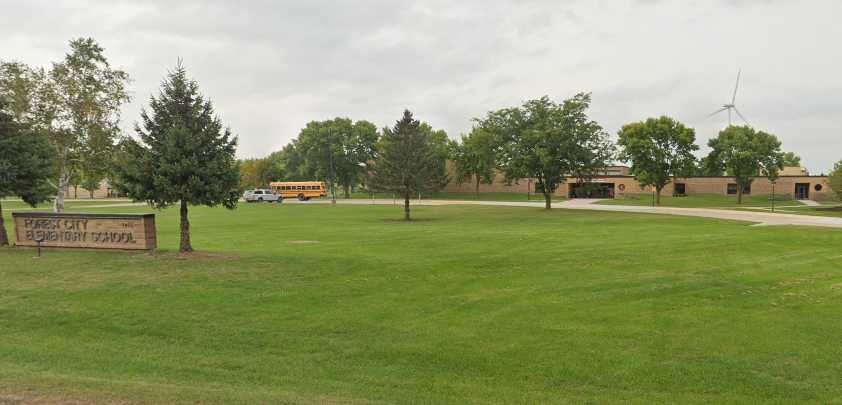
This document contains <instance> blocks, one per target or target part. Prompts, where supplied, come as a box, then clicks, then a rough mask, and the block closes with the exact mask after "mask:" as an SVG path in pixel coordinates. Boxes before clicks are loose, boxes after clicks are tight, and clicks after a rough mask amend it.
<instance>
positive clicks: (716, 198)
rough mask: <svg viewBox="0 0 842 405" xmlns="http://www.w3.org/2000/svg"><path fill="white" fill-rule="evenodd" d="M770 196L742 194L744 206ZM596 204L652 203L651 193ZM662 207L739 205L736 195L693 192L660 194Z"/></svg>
mask: <svg viewBox="0 0 842 405" xmlns="http://www.w3.org/2000/svg"><path fill="white" fill-rule="evenodd" d="M770 198H771V196H768V195H746V196H743V203H742V206H744V207H765V206H770V205H771V200H770ZM597 204H607V205H652V194H631V195H628V196H626V198H621V197H617V198H615V199H613V200H603V201H599V202H598V203H597ZM775 205H801V202H800V201H798V200H794V199H792V198H790V197H788V196H776V197H775ZM661 206H662V207H683V208H731V207H740V206H741V205H739V204H737V197H736V196H729V195H721V194H694V195H689V196H686V197H672V196H666V195H662V196H661Z"/></svg>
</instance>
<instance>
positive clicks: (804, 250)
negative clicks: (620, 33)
mask: <svg viewBox="0 0 842 405" xmlns="http://www.w3.org/2000/svg"><path fill="white" fill-rule="evenodd" d="M146 211H148V210H147V209H145V208H137V207H128V208H127V207H122V208H110V209H97V210H96V212H146ZM413 212H414V216H415V217H416V218H418V220H417V221H414V222H412V223H404V222H402V221H398V220H397V219H398V218H400V216H401V212H400V208H398V207H391V206H343V205H336V206H331V205H275V204H251V205H245V204H243V205H241V207H240V208H238V209H237V210H236V211H226V210H224V209H209V208H193V209H192V211H191V213H192V214H191V221H192V225H193V231H194V234H193V243H194V247H196V248H197V249H199V250H200V251H201V252H200V253H199V254H196V255H194V256H191V257H180V256H178V255H176V254H174V253H173V251H172V249H174V248H175V247H176V246H177V221H176V219H177V216H176V210H167V211H163V212H160V213H159V215H158V218H157V221H158V235H159V244H160V246H161V248H162V249H163V250H162V251H161V252H159V253H156V254H143V253H141V254H133V253H118V252H89V251H73V250H67V251H48V252H46V254H45V256H44V257H43V258H41V259H33V258H32V256H33V253H34V252H33V251H32V250H26V249H0V280H2V283H0V403H2V402H3V399H4V396H5V398H12V400H16V399H27V398H29V399H32V398H35V399H36V400H42V401H43V402H57V401H60V400H68V401H79V402H107V401H128V402H146V403H160V402H189V403H197V402H200V403H220V402H239V403H243V402H246V403H284V402H286V403H406V404H414V403H454V404H463V403H476V404H486V403H570V402H574V403H607V402H630V403H641V404H650V403H710V402H716V403H791V402H812V403H832V402H834V401H836V402H838V401H839V398H842V378H840V376H842V345H840V344H839V337H840V336H842V322H840V313H842V304H840V303H841V302H842V254H840V251H839V246H840V245H842V232H840V231H838V230H831V229H812V228H809V229H808V228H797V227H750V226H747V225H746V224H743V223H736V222H727V221H717V220H707V219H700V218H689V217H670V216H654V215H643V214H626V213H610V212H585V211H571V210H552V211H545V210H541V209H532V208H518V207H480V206H447V207H417V208H414V209H413ZM6 215H7V218H8V213H7V214H6ZM7 224H8V221H7ZM711 252H716V254H711Z"/></svg>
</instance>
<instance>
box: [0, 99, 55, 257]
mask: <svg viewBox="0 0 842 405" xmlns="http://www.w3.org/2000/svg"><path fill="white" fill-rule="evenodd" d="M7 106H8V103H5V102H3V101H2V100H0V246H8V245H9V236H8V235H7V234H6V226H5V225H4V224H3V205H2V199H3V198H6V197H10V196H17V197H20V198H21V199H23V201H24V202H26V203H27V204H29V205H31V206H33V207H34V206H35V205H36V204H38V203H39V202H42V201H47V200H49V195H50V194H51V192H52V188H51V187H50V186H49V183H47V181H48V179H49V177H50V175H51V174H52V165H51V162H50V158H51V153H50V145H49V143H48V142H47V139H46V138H45V137H44V136H42V135H40V134H38V133H36V132H33V131H29V130H27V129H26V128H24V127H23V126H22V125H21V124H20V123H18V122H16V121H15V120H14V119H13V117H12V114H8V113H7V112H6V107H7Z"/></svg>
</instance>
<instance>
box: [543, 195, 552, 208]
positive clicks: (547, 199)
mask: <svg viewBox="0 0 842 405" xmlns="http://www.w3.org/2000/svg"><path fill="white" fill-rule="evenodd" d="M544 203H545V204H546V205H545V206H544V208H546V209H550V208H552V207H553V195H552V194H550V193H547V192H546V191H545V192H544Z"/></svg>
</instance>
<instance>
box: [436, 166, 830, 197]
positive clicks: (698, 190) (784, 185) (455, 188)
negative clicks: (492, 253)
mask: <svg viewBox="0 0 842 405" xmlns="http://www.w3.org/2000/svg"><path fill="white" fill-rule="evenodd" d="M451 178H453V176H452V174H451ZM593 181H594V182H598V183H614V193H615V196H616V197H621V196H623V195H630V194H641V193H648V192H651V189H649V188H646V189H643V188H641V187H640V183H638V182H637V180H635V179H634V177H632V176H601V177H597V178H595V179H593ZM676 182H678V183H684V184H685V191H686V193H687V194H688V195H693V194H721V195H727V193H728V183H736V181H735V180H734V178H733V177H690V178H679V179H677V180H676ZM573 183H576V179H568V180H567V183H566V184H562V185H560V186H559V188H558V190H556V193H555V194H556V195H559V196H565V197H566V196H567V195H568V184H573ZM796 183H806V184H809V190H810V194H809V198H810V199H813V200H818V201H822V200H826V199H829V198H832V191H831V189H830V185H829V184H828V182H827V177H826V176H781V177H779V178H778V180H777V181H776V183H775V194H777V195H789V196H794V195H795V184H796ZM529 184H530V183H529V181H528V180H527V179H522V180H519V181H518V182H513V183H512V184H510V185H507V184H506V183H505V178H504V176H503V174H502V173H498V174H497V176H496V178H495V179H494V183H492V184H481V185H480V188H479V191H480V192H481V193H524V194H525V193H527V187H529V192H533V193H534V192H535V185H534V182H533V183H532V184H531V186H530V185H529ZM621 185H622V186H623V187H620V186H621ZM816 185H819V186H820V188H821V190H816ZM621 188H622V189H623V190H621ZM444 191H446V192H454V193H472V192H474V183H473V182H472V181H469V182H465V183H463V184H461V185H460V184H456V182H455V181H451V182H450V183H449V184H448V185H447V186H446V187H445V188H444ZM672 194H673V183H670V184H668V185H667V186H666V187H664V190H663V191H662V194H661V195H672ZM769 194H772V183H771V182H770V181H769V179H767V178H765V177H755V178H754V180H753V181H752V184H751V195H769Z"/></svg>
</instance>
